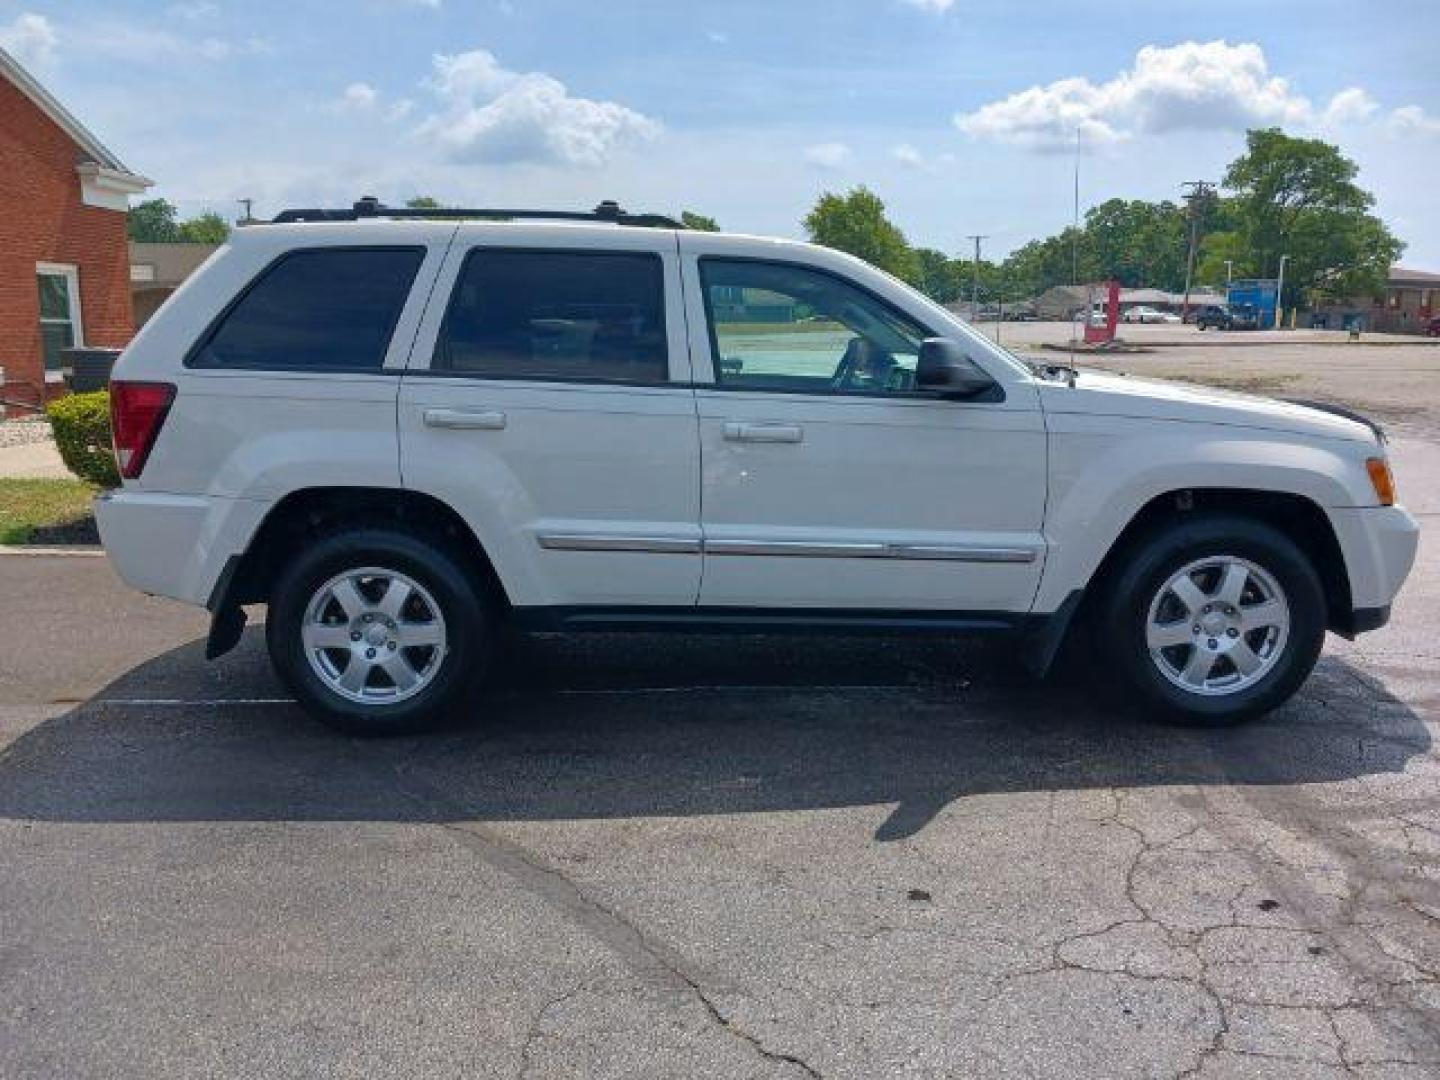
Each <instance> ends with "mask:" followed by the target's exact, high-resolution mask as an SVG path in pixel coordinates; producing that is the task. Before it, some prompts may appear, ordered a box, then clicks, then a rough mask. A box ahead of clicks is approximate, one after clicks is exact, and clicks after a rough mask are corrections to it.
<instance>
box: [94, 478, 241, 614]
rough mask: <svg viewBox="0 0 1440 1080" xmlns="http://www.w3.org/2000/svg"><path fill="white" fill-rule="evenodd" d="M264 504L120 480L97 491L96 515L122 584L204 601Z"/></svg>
mask: <svg viewBox="0 0 1440 1080" xmlns="http://www.w3.org/2000/svg"><path fill="white" fill-rule="evenodd" d="M267 509H268V504H267V503H262V502H256V501H253V500H251V499H225V498H217V497H214V496H208V495H170V494H165V493H161V492H146V491H136V490H131V489H125V488H122V489H119V490H116V491H108V492H105V493H104V494H102V495H100V496H99V497H97V498H96V500H95V522H96V524H97V525H98V526H99V529H100V541H101V543H103V544H104V545H105V552H106V554H107V555H109V556H110V562H111V564H112V565H113V566H114V567H115V572H116V573H117V574H119V575H120V578H121V580H122V581H124V582H125V583H126V584H127V585H130V586H132V587H133V588H136V589H139V590H141V591H142V592H147V593H151V594H153V595H155V596H168V597H170V598H172V599H175V600H181V601H183V602H185V603H187V604H195V605H197V606H201V607H203V606H205V604H206V602H207V601H208V600H209V599H210V595H211V593H212V592H213V591H214V588H215V583H216V582H217V581H218V580H219V578H220V574H221V571H222V570H223V569H224V567H225V564H226V562H227V561H228V560H229V558H230V557H231V556H232V555H238V554H240V553H242V552H243V551H244V550H245V548H246V547H247V546H248V545H249V543H250V537H251V536H252V535H253V534H254V532H255V529H256V528H257V527H258V526H259V524H260V522H261V520H262V519H263V518H264V516H265V512H266V510H267Z"/></svg>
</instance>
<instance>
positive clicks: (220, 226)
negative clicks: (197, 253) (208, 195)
mask: <svg viewBox="0 0 1440 1080" xmlns="http://www.w3.org/2000/svg"><path fill="white" fill-rule="evenodd" d="M177 213H178V211H177V210H176V208H175V204H174V203H172V202H170V201H169V200H168V199H146V200H145V201H144V202H141V203H136V204H135V205H134V206H132V207H131V208H130V212H129V214H127V215H126V232H127V233H128V234H129V236H130V239H131V240H134V241H136V242H138V243H142V244H223V243H224V242H225V241H226V240H228V239H230V223H229V222H228V221H226V220H225V219H224V218H223V217H221V216H220V215H219V214H217V213H215V212H214V211H213V210H211V211H207V212H206V213H203V214H201V215H200V216H198V217H193V218H189V219H188V220H186V221H177V220H176V214H177Z"/></svg>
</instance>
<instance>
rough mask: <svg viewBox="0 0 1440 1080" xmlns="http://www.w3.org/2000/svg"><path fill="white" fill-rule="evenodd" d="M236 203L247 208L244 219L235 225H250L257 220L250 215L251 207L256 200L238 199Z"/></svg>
mask: <svg viewBox="0 0 1440 1080" xmlns="http://www.w3.org/2000/svg"><path fill="white" fill-rule="evenodd" d="M235 201H236V202H238V203H239V204H240V205H241V206H243V207H244V208H245V216H244V217H242V218H241V219H240V220H239V221H237V222H236V223H235V224H237V225H249V224H250V222H252V221H254V220H255V219H254V217H252V216H251V214H250V207H251V205H252V204H253V203H254V202H255V200H254V199H236V200H235Z"/></svg>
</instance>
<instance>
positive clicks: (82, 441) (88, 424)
mask: <svg viewBox="0 0 1440 1080" xmlns="http://www.w3.org/2000/svg"><path fill="white" fill-rule="evenodd" d="M45 411H46V413H47V414H49V417H50V428H51V430H53V431H54V432H55V445H56V446H57V447H58V448H59V450H60V457H61V458H62V459H63V460H64V462H65V466H66V467H67V468H68V469H69V470H70V471H71V472H73V473H74V474H75V475H76V476H78V477H80V479H81V480H88V481H89V482H90V483H92V484H96V485H98V486H99V487H102V488H113V487H118V486H119V485H120V473H119V472H118V471H117V470H116V468H115V454H114V451H113V450H112V448H111V439H110V392H109V391H108V390H96V391H95V392H94V393H92V394H69V395H67V396H65V397H63V398H59V399H57V400H55V401H52V402H51V403H50V406H49V407H48V408H47V409H46V410H45Z"/></svg>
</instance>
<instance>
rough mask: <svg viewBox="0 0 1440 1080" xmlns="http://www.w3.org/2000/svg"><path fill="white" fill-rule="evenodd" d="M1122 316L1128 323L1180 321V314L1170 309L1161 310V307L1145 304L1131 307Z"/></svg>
mask: <svg viewBox="0 0 1440 1080" xmlns="http://www.w3.org/2000/svg"><path fill="white" fill-rule="evenodd" d="M1120 317H1121V319H1123V320H1124V321H1125V322H1128V323H1178V322H1179V321H1180V316H1179V315H1172V314H1171V313H1170V312H1168V311H1161V310H1160V309H1159V308H1153V307H1149V306H1147V305H1145V304H1141V305H1139V306H1138V307H1132V308H1130V309H1129V310H1127V311H1126V312H1125V314H1124V315H1122V316H1120Z"/></svg>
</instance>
